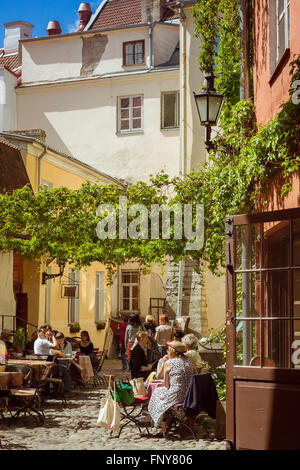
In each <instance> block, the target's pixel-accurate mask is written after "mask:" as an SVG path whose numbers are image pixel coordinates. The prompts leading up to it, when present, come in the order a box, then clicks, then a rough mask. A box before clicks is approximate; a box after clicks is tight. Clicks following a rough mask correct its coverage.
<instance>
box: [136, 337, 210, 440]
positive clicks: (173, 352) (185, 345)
mask: <svg viewBox="0 0 300 470" xmlns="http://www.w3.org/2000/svg"><path fill="white" fill-rule="evenodd" d="M135 339H136V343H135V344H134V345H133V347H132V349H131V354H130V359H129V367H130V371H131V376H132V378H139V377H142V378H143V379H144V380H147V379H148V380H149V374H150V373H151V371H155V377H154V379H155V380H161V381H162V382H163V384H162V385H163V386H161V387H158V388H156V390H155V391H154V393H153V394H152V396H151V398H150V401H149V404H148V412H149V414H148V415H147V417H146V418H145V419H143V420H141V421H140V424H141V425H142V426H150V425H151V423H152V424H153V425H154V426H155V427H161V433H162V435H163V436H164V437H165V436H166V434H167V427H168V424H169V421H170V416H169V415H168V410H169V408H171V407H172V406H173V405H175V404H177V403H182V402H183V401H184V399H185V395H186V391H187V388H188V385H189V383H190V380H191V378H192V376H193V375H194V374H198V373H200V372H201V369H202V360H201V356H200V354H199V353H198V340H197V338H196V336H195V335H193V334H187V335H184V334H183V333H182V332H181V331H176V332H175V333H174V334H173V337H172V338H171V340H169V341H167V342H166V343H165V345H164V348H165V354H164V355H163V356H162V357H161V358H160V359H159V360H158V361H156V362H154V363H153V364H151V363H149V362H148V360H147V357H146V353H145V351H147V344H148V333H147V332H146V331H139V332H138V333H137V334H136V338H135Z"/></svg>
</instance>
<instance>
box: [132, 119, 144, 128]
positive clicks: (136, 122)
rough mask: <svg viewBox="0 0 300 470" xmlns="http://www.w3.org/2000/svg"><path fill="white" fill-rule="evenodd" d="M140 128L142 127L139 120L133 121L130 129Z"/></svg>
mask: <svg viewBox="0 0 300 470" xmlns="http://www.w3.org/2000/svg"><path fill="white" fill-rule="evenodd" d="M141 127H142V121H141V119H133V120H132V128H133V129H141Z"/></svg>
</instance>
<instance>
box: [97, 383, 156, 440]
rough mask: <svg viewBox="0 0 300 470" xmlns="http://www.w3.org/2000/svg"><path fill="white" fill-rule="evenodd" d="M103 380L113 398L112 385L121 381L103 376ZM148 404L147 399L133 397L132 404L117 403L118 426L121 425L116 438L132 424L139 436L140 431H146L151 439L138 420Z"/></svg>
mask: <svg viewBox="0 0 300 470" xmlns="http://www.w3.org/2000/svg"><path fill="white" fill-rule="evenodd" d="M109 377H111V382H110V383H109ZM104 379H105V383H106V384H107V386H110V387H111V393H112V397H113V392H112V388H113V387H114V383H116V382H118V381H120V380H122V379H118V378H116V377H115V376H109V375H104ZM148 402H149V398H148V397H135V400H134V402H133V403H131V404H130V405H126V404H124V403H122V402H119V406H120V416H121V418H120V424H121V425H120V430H119V434H118V438H119V437H120V435H121V432H122V431H123V429H124V428H125V427H126V426H127V425H128V424H130V423H132V424H134V426H137V427H138V429H139V432H140V434H141V435H143V434H142V431H141V429H146V431H147V435H148V437H151V435H150V433H149V430H148V428H147V427H146V428H144V427H143V426H141V422H140V421H139V419H138V418H139V417H140V416H141V415H142V413H143V411H145V409H146V408H147V406H148ZM136 411H137V413H135V412H136ZM112 433H113V431H111V433H110V434H112Z"/></svg>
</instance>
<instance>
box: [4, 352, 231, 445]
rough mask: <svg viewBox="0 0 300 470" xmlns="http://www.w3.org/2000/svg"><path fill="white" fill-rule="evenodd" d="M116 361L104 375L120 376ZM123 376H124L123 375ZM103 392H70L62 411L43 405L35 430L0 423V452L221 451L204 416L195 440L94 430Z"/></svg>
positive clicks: (31, 424)
mask: <svg viewBox="0 0 300 470" xmlns="http://www.w3.org/2000/svg"><path fill="white" fill-rule="evenodd" d="M120 369H121V363H120V361H111V360H110V361H108V360H106V361H105V367H104V368H103V372H104V373H112V374H115V375H118V376H121V375H122V372H121V370H120ZM127 374H128V373H127ZM125 375H126V372H125ZM105 393H106V390H105V389H103V388H96V389H95V388H91V387H89V388H86V389H83V390H82V389H78V388H76V389H75V391H74V396H72V398H68V399H67V406H66V407H65V408H64V407H63V406H62V403H61V401H56V400H49V401H47V402H46V404H45V408H44V412H45V415H46V421H45V423H44V424H43V425H41V426H37V424H36V422H35V420H34V419H33V418H32V417H30V416H27V417H25V418H20V419H18V421H17V422H16V423H15V424H13V425H11V426H8V423H7V421H6V422H4V423H3V422H1V421H0V441H1V446H0V449H1V450H4V449H7V450H18V449H20V450H25V449H26V450H152V451H153V450H225V441H218V440H216V439H214V427H215V421H214V420H212V419H210V418H209V417H208V416H207V415H206V414H203V415H199V425H198V426H197V438H198V440H197V441H195V440H194V439H192V438H191V437H190V436H189V435H187V436H186V437H185V436H183V437H182V439H180V435H179V434H176V433H172V434H170V436H169V437H168V439H164V438H159V437H156V435H157V434H158V432H159V431H158V430H156V429H151V430H150V433H151V437H147V435H146V430H143V436H141V435H140V433H139V430H138V428H136V427H135V426H134V425H131V424H129V425H128V426H127V427H126V428H125V429H124V430H123V431H122V433H121V435H120V437H119V438H118V437H117V434H116V433H113V434H112V435H110V432H109V431H108V430H106V429H103V428H98V427H97V426H96V422H97V417H98V413H99V407H100V398H101V397H103V396H104V395H105Z"/></svg>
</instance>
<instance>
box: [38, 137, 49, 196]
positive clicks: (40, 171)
mask: <svg viewBox="0 0 300 470" xmlns="http://www.w3.org/2000/svg"><path fill="white" fill-rule="evenodd" d="M46 153H47V146H46V145H44V150H43V151H42V153H41V155H39V157H38V186H41V184H42V160H43V158H44V156H45V155H46ZM37 189H38V188H37Z"/></svg>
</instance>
